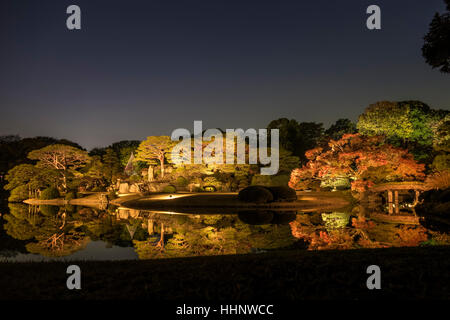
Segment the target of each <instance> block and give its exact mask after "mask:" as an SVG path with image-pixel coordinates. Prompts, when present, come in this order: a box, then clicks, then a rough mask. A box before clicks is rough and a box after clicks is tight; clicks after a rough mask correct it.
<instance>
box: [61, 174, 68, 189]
mask: <svg viewBox="0 0 450 320" xmlns="http://www.w3.org/2000/svg"><path fill="white" fill-rule="evenodd" d="M62 176H63V188H64V190H67V178H66V173H65V172H63V173H62Z"/></svg>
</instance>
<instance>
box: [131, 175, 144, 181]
mask: <svg viewBox="0 0 450 320" xmlns="http://www.w3.org/2000/svg"><path fill="white" fill-rule="evenodd" d="M141 180H142V177H141V176H140V175H138V174H133V175H132V176H131V177H130V182H132V183H133V182H140V181H141Z"/></svg>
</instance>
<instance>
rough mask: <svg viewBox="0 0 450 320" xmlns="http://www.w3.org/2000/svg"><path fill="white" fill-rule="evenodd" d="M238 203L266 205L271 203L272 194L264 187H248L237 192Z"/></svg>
mask: <svg viewBox="0 0 450 320" xmlns="http://www.w3.org/2000/svg"><path fill="white" fill-rule="evenodd" d="M238 199H239V201H243V202H256V203H267V202H272V201H273V194H272V192H270V191H269V189H267V188H266V187H264V186H250V187H247V188H245V189H242V190H241V191H239V195H238Z"/></svg>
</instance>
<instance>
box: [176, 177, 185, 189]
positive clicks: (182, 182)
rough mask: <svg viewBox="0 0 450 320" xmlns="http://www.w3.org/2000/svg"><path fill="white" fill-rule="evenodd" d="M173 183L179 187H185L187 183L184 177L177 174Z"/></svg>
mask: <svg viewBox="0 0 450 320" xmlns="http://www.w3.org/2000/svg"><path fill="white" fill-rule="evenodd" d="M175 185H176V186H179V187H186V186H187V185H188V181H187V179H186V178H185V177H182V176H179V177H178V178H177V179H176V180H175Z"/></svg>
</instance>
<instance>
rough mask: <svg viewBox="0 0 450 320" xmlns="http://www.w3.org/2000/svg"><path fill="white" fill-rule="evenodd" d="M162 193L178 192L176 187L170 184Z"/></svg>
mask: <svg viewBox="0 0 450 320" xmlns="http://www.w3.org/2000/svg"><path fill="white" fill-rule="evenodd" d="M162 192H164V193H175V192H177V188H176V187H175V186H173V185H171V184H169V185H167V186H165V187H164V188H163V189H162Z"/></svg>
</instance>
